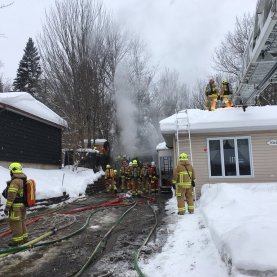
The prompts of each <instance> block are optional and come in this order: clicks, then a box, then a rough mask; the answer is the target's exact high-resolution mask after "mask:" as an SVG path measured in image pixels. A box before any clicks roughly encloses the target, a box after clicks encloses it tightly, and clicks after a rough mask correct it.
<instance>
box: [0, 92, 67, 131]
mask: <svg viewBox="0 0 277 277" xmlns="http://www.w3.org/2000/svg"><path fill="white" fill-rule="evenodd" d="M0 107H1V108H4V109H7V110H11V111H13V112H15V113H18V114H23V115H24V116H27V117H30V118H33V119H36V120H38V121H43V122H44V123H46V124H50V125H53V124H54V125H58V126H60V127H67V122H66V121H65V120H64V119H63V118H61V117H60V116H59V115H57V114H56V113H55V112H53V111H52V110H51V109H49V108H48V107H47V106H45V105H44V104H42V103H41V102H39V101H38V100H36V99H35V98H34V97H33V96H32V95H31V94H29V93H27V92H4V93H0Z"/></svg>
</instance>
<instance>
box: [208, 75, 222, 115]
mask: <svg viewBox="0 0 277 277" xmlns="http://www.w3.org/2000/svg"><path fill="white" fill-rule="evenodd" d="M205 95H206V109H207V110H209V111H214V110H215V109H216V103H217V99H218V97H219V90H218V88H217V86H216V84H215V81H214V80H213V79H211V80H210V81H209V83H208V84H207V86H206V90H205Z"/></svg>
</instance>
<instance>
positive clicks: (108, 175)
mask: <svg viewBox="0 0 277 277" xmlns="http://www.w3.org/2000/svg"><path fill="white" fill-rule="evenodd" d="M105 187H106V192H110V191H114V192H116V185H115V174H114V170H113V169H112V168H111V166H110V165H109V164H107V166H106V170H105Z"/></svg>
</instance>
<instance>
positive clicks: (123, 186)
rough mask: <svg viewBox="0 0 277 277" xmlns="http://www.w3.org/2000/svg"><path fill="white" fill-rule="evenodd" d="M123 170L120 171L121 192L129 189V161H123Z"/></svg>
mask: <svg viewBox="0 0 277 277" xmlns="http://www.w3.org/2000/svg"><path fill="white" fill-rule="evenodd" d="M121 164H122V165H121V168H120V171H119V174H120V182H121V184H120V190H121V192H124V191H125V189H127V183H128V180H127V177H128V176H127V175H128V162H127V160H125V159H124V160H122V162H121Z"/></svg>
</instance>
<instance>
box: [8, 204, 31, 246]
mask: <svg viewBox="0 0 277 277" xmlns="http://www.w3.org/2000/svg"><path fill="white" fill-rule="evenodd" d="M25 219H26V208H25V206H24V204H22V203H16V204H13V205H12V207H11V210H10V213H9V225H10V229H11V231H12V241H13V242H15V243H18V244H20V243H22V242H24V241H27V239H28V233H27V229H26V225H25Z"/></svg>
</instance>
